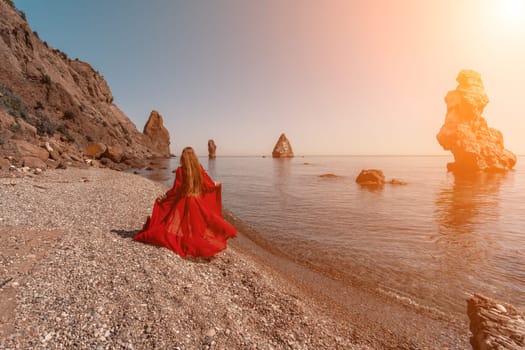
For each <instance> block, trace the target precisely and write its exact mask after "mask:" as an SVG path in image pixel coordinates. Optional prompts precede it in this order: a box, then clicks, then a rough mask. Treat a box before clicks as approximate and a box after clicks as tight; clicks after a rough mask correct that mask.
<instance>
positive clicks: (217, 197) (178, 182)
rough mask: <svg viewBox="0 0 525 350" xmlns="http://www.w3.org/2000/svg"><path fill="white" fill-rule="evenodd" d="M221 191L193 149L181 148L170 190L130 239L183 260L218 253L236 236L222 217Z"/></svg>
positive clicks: (158, 201)
mask: <svg viewBox="0 0 525 350" xmlns="http://www.w3.org/2000/svg"><path fill="white" fill-rule="evenodd" d="M220 191H221V186H220V184H216V183H214V182H213V180H212V179H211V178H210V176H209V175H208V174H207V173H206V172H205V171H204V169H203V167H202V166H201V164H200V163H199V160H198V158H197V155H196V154H195V152H194V151H193V148H191V147H186V148H184V150H183V151H182V155H181V157H180V166H179V167H178V168H177V172H176V175H175V182H174V184H173V187H172V188H171V189H170V190H168V191H167V192H166V193H165V194H164V195H162V196H159V197H158V198H157V200H156V201H155V204H154V206H153V212H152V214H151V217H148V219H147V220H146V223H145V224H144V227H143V228H142V231H140V232H139V233H137V234H136V235H135V237H133V239H134V240H135V241H140V242H144V243H150V244H153V245H157V246H162V247H166V248H168V249H171V250H173V251H174V252H175V253H177V254H179V255H180V256H182V257H185V256H186V255H191V256H193V257H211V256H213V255H215V254H217V253H218V252H220V251H221V250H223V249H225V248H226V240H227V239H228V238H230V237H235V236H236V234H237V230H236V229H235V227H233V226H232V225H230V224H229V223H228V222H226V221H225V220H224V219H223V217H222V206H221V192H220Z"/></svg>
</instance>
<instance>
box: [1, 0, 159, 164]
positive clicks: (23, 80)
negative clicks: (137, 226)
mask: <svg viewBox="0 0 525 350" xmlns="http://www.w3.org/2000/svg"><path fill="white" fill-rule="evenodd" d="M0 62H2V64H1V65H0V158H1V159H3V161H2V162H3V163H5V162H7V161H8V162H9V166H11V165H13V166H15V167H17V168H20V167H32V168H33V167H34V168H39V169H45V168H56V167H59V166H65V165H76V166H83V165H86V164H88V165H99V166H107V167H112V168H116V169H122V168H125V167H130V166H133V165H140V164H141V160H144V159H147V158H152V157H166V156H169V134H167V130H166V129H165V128H164V129H163V126H162V119H161V118H160V115H159V116H158V118H153V120H154V121H155V123H153V122H151V123H150V124H151V125H152V126H151V127H150V126H148V125H147V127H146V128H145V133H141V132H139V131H138V130H137V128H136V126H135V125H134V124H133V122H132V121H131V120H130V119H129V118H128V117H127V116H126V115H125V114H124V113H123V112H122V111H121V110H120V109H119V108H118V106H117V105H115V103H114V102H113V95H112V93H111V90H110V88H109V86H108V84H107V82H106V81H105V79H104V77H103V76H102V75H101V74H100V73H99V72H97V71H96V70H95V69H93V67H91V66H90V65H89V64H88V63H86V62H82V61H80V60H78V59H71V58H69V57H68V56H67V55H66V54H65V53H63V52H61V51H60V50H58V49H56V48H53V47H51V46H50V45H49V44H48V43H46V42H45V41H42V40H41V39H40V38H39V36H38V33H36V32H34V31H32V30H31V28H30V26H29V24H28V23H27V21H26V19H25V15H24V14H23V13H22V12H19V11H18V10H17V9H16V8H15V7H14V5H13V4H12V2H11V1H5V0H2V1H0ZM152 114H153V113H152ZM150 119H152V118H151V117H150ZM166 139H167V141H166ZM93 154H96V155H97V156H96V157H93ZM91 160H97V161H101V162H99V163H97V162H94V163H92V162H90V161H91ZM137 160H138V162H137ZM4 166H5V165H2V168H3V167H4Z"/></svg>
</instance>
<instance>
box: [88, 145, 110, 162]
mask: <svg viewBox="0 0 525 350" xmlns="http://www.w3.org/2000/svg"><path fill="white" fill-rule="evenodd" d="M107 149H108V146H106V145H105V144H103V143H100V142H98V143H93V144H91V145H89V146H88V147H86V150H85V152H84V153H85V154H86V155H87V156H89V157H92V158H93V159H100V158H101V157H102V155H103V154H104V152H106V150H107Z"/></svg>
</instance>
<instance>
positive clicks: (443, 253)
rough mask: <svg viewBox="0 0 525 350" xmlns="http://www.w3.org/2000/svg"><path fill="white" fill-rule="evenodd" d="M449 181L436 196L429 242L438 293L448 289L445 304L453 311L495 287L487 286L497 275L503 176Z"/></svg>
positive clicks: (496, 175) (480, 175)
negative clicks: (432, 247)
mask: <svg viewBox="0 0 525 350" xmlns="http://www.w3.org/2000/svg"><path fill="white" fill-rule="evenodd" d="M452 176H453V178H454V180H453V183H452V184H451V185H450V184H447V185H446V186H443V188H441V189H440V190H439V192H438V193H437V195H436V201H435V213H434V216H435V220H436V223H437V233H436V234H435V235H434V237H433V238H434V240H435V243H436V246H435V248H436V252H435V256H436V259H437V262H438V264H437V267H438V269H437V271H438V273H439V276H438V277H437V279H438V280H440V282H439V285H440V286H441V287H447V288H449V289H450V291H451V292H449V294H450V295H449V296H448V297H447V298H446V299H448V301H447V302H448V303H449V304H451V305H453V304H454V303H455V302H456V300H461V299H464V298H466V297H467V296H468V295H470V294H473V293H480V292H484V293H489V294H492V293H491V290H492V289H493V288H494V286H493V285H492V284H491V283H490V282H488V281H489V280H491V279H493V278H491V277H490V275H493V274H494V273H495V271H494V267H493V265H494V258H495V252H496V251H497V249H498V246H497V245H498V242H497V240H498V231H499V230H500V228H499V227H498V222H499V220H500V209H499V201H500V188H501V184H502V183H503V182H504V181H505V178H506V176H505V175H504V174H478V175H476V176H471V177H465V176H458V175H452ZM456 303H457V302H456ZM456 308H457V307H456ZM458 311H460V310H458Z"/></svg>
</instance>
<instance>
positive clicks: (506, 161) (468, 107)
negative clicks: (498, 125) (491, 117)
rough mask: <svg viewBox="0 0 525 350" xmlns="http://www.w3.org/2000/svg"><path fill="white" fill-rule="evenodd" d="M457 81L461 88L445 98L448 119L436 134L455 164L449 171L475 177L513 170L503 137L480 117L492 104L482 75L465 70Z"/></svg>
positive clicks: (451, 164)
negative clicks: (479, 174)
mask: <svg viewBox="0 0 525 350" xmlns="http://www.w3.org/2000/svg"><path fill="white" fill-rule="evenodd" d="M456 80H457V82H458V83H459V84H458V86H457V87H456V89H455V90H452V91H449V92H448V94H447V96H446V97H445V103H446V104H447V115H446V117H445V123H444V124H443V126H442V127H441V130H440V131H439V133H438V134H437V140H438V142H439V144H440V145H441V146H442V147H443V148H444V149H445V150H449V151H451V152H452V154H453V155H454V160H455V162H453V163H449V164H447V168H448V170H449V171H454V172H459V173H472V172H477V171H486V172H502V171H507V170H510V169H512V167H514V164H516V156H515V155H514V153H512V152H510V151H509V150H507V149H505V148H504V146H503V135H502V133H501V132H500V131H499V130H496V129H493V128H490V127H488V125H487V121H486V120H485V118H483V117H482V116H481V114H482V113H483V109H484V108H485V106H486V105H487V103H488V102H489V99H488V97H487V95H486V94H485V89H484V87H483V82H482V80H481V75H480V74H479V73H478V72H476V71H473V70H462V71H461V72H459V75H458V77H457V78H456Z"/></svg>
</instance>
